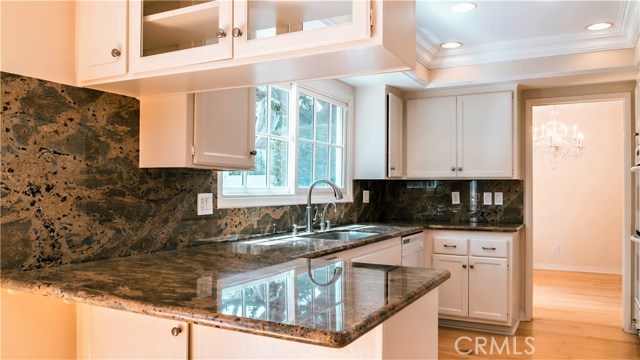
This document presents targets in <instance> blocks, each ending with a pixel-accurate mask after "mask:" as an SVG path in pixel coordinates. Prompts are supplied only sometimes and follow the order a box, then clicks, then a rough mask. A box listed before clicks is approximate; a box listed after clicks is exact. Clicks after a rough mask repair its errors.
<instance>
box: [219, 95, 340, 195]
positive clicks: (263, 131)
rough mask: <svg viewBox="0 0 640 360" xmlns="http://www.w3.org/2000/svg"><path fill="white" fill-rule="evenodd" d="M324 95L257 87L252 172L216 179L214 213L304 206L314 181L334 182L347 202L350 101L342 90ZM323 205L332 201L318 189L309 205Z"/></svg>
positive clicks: (220, 175)
mask: <svg viewBox="0 0 640 360" xmlns="http://www.w3.org/2000/svg"><path fill="white" fill-rule="evenodd" d="M327 89H329V90H330V89H331V87H328V88H327V87H324V88H322V89H320V90H317V89H316V88H311V87H305V86H300V85H292V86H290V87H284V86H259V87H256V89H255V91H256V104H255V113H256V117H255V121H256V122H255V129H256V138H255V139H256V147H255V148H256V151H257V155H256V157H255V170H253V171H224V172H221V173H220V174H219V177H218V178H219V179H220V181H219V185H218V190H219V191H218V194H220V195H219V196H218V207H219V208H225V207H244V206H263V205H290V204H302V203H306V193H307V191H308V188H309V186H310V185H311V184H312V183H313V182H314V181H315V180H319V179H329V180H331V181H333V182H334V183H336V184H337V185H338V186H339V187H340V188H342V190H343V192H344V195H345V200H346V201H350V200H351V193H350V191H351V188H350V180H351V179H350V178H349V176H348V175H349V174H348V171H347V162H348V142H347V139H348V136H347V133H348V126H349V125H350V124H349V120H348V116H349V111H348V109H349V102H350V101H352V100H351V98H352V95H350V94H346V95H345V91H344V90H341V91H338V93H339V95H341V96H340V97H341V98H340V99H339V98H338V96H331V95H328V94H327V93H328V91H327ZM323 188H324V189H323ZM323 197H324V199H323ZM325 200H326V201H331V200H333V192H332V191H330V189H328V186H327V185H326V184H320V185H318V187H317V190H314V202H324V201H325Z"/></svg>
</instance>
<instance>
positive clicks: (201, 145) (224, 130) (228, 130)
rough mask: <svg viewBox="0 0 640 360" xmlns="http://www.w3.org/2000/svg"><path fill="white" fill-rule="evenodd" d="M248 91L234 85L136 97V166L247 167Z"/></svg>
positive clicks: (250, 151) (250, 146)
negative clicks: (137, 139) (137, 102)
mask: <svg viewBox="0 0 640 360" xmlns="http://www.w3.org/2000/svg"><path fill="white" fill-rule="evenodd" d="M253 90H254V88H240V89H231V90H219V91H211V92H204V93H198V94H195V95H194V94H180V95H170V96H159V97H151V98H143V99H141V100H140V167H141V168H159V167H195V168H209V169H218V170H235V169H237V170H247V169H252V168H253V166H254V156H255V115H254V114H255V111H254V110H253V109H254V106H255V105H253V104H254V103H255V98H254V91H253ZM252 115H253V116H252Z"/></svg>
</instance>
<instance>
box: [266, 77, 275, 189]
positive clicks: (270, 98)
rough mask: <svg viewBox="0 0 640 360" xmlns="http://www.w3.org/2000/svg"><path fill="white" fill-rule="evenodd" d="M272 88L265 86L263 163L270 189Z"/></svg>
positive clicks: (267, 184)
mask: <svg viewBox="0 0 640 360" xmlns="http://www.w3.org/2000/svg"><path fill="white" fill-rule="evenodd" d="M272 91H273V89H271V86H269V87H267V132H266V133H267V136H266V141H267V154H266V155H265V159H264V164H265V177H266V179H265V181H266V182H267V183H266V185H265V186H266V188H267V189H271V115H272V114H271V101H273V99H272V97H271V93H272Z"/></svg>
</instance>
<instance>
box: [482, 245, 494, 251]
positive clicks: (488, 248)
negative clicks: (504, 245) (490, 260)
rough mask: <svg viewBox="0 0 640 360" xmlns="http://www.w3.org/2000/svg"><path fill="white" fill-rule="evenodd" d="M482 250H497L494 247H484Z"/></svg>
mask: <svg viewBox="0 0 640 360" xmlns="http://www.w3.org/2000/svg"><path fill="white" fill-rule="evenodd" d="M482 250H491V251H495V250H496V248H494V247H486V246H483V247H482Z"/></svg>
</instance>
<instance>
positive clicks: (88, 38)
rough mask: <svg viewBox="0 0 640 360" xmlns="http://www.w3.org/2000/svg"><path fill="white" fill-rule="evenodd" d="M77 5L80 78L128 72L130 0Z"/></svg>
mask: <svg viewBox="0 0 640 360" xmlns="http://www.w3.org/2000/svg"><path fill="white" fill-rule="evenodd" d="M76 4H77V5H76V26H77V28H78V31H76V34H77V35H76V36H77V38H76V41H77V47H78V51H77V53H78V56H77V62H78V66H77V71H78V78H79V79H80V80H90V79H100V78H105V77H111V76H117V75H124V74H126V73H127V54H128V49H127V2H126V1H78V2H77V3H76ZM105 29H109V31H105Z"/></svg>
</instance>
